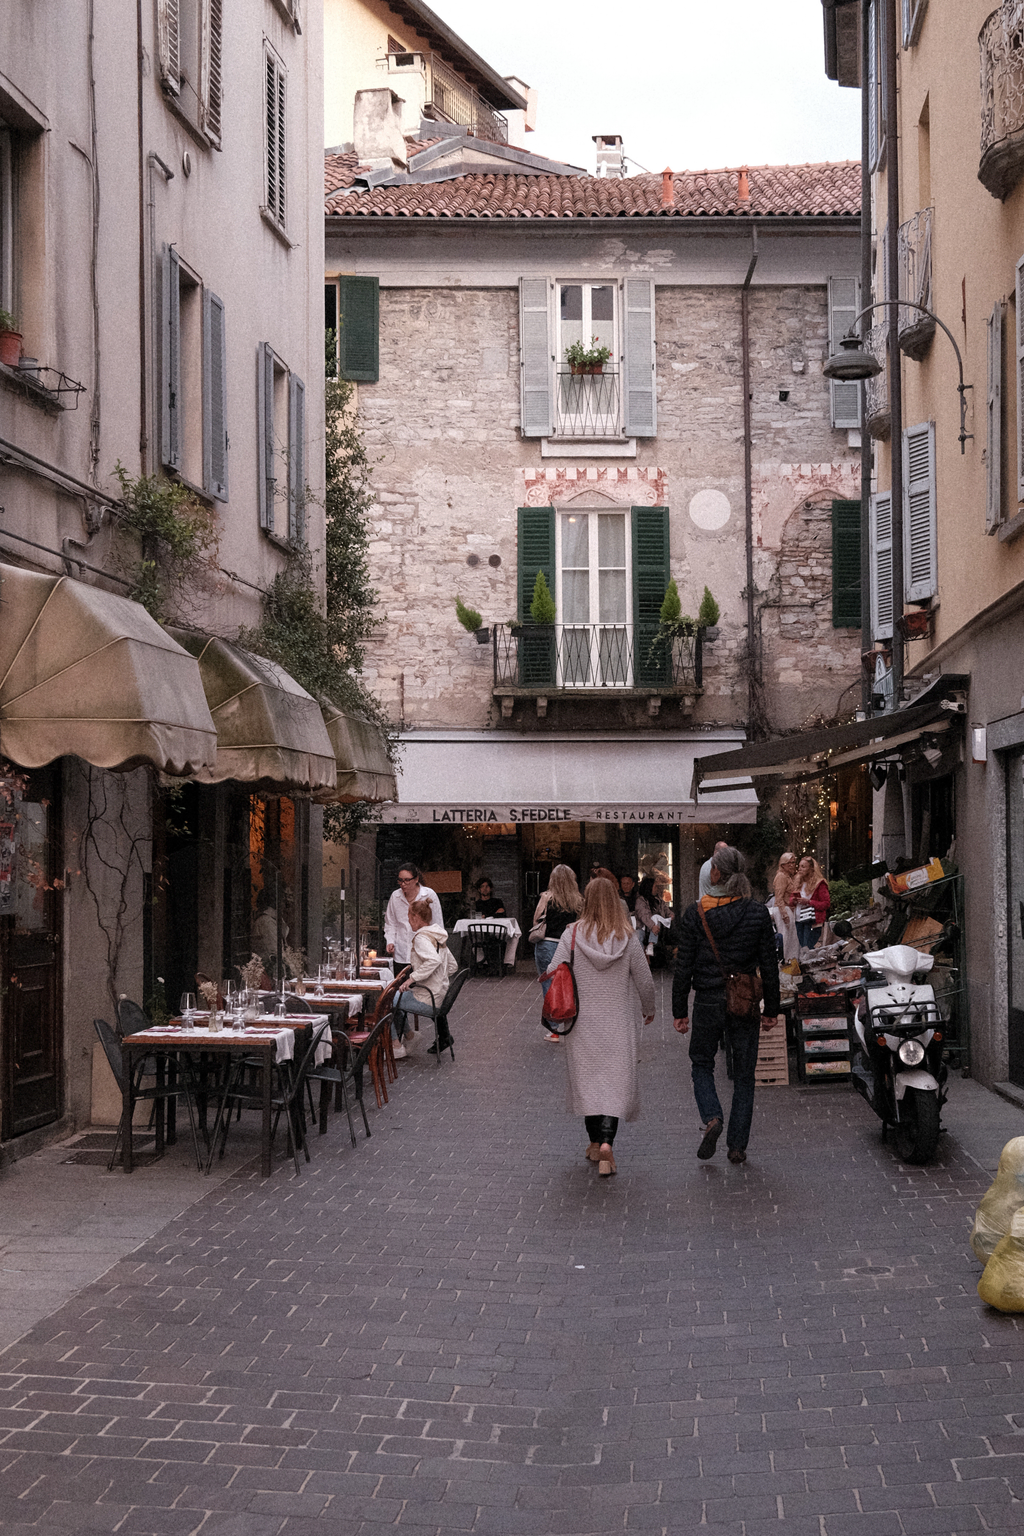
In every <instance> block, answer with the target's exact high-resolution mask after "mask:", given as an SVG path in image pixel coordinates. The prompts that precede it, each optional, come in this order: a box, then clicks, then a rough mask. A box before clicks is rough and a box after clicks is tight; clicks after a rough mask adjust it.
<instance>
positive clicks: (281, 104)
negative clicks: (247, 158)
mask: <svg viewBox="0 0 1024 1536" xmlns="http://www.w3.org/2000/svg"><path fill="white" fill-rule="evenodd" d="M286 104H287V76H286V74H285V68H284V65H283V64H282V62H281V60H280V59H279V58H278V56H277V54H276V53H275V52H274V50H273V49H272V48H271V47H270V45H269V43H266V44H264V49H263V147H264V204H263V208H264V212H265V213H266V214H267V216H268V217H269V218H270V219H272V220H273V222H274V223H275V224H277V225H279V226H280V228H281V229H284V227H285V214H286V210H287V204H286V181H287V169H288V160H287V153H286V144H285V130H286V125H287V116H286Z"/></svg>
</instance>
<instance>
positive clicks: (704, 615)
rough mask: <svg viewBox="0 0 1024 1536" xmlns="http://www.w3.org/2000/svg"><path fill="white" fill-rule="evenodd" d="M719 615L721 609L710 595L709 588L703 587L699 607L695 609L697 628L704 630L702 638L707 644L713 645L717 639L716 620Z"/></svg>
mask: <svg viewBox="0 0 1024 1536" xmlns="http://www.w3.org/2000/svg"><path fill="white" fill-rule="evenodd" d="M720 616H721V610H720V609H719V606H718V604H717V603H716V602H715V599H714V598H713V597H712V595H711V590H710V588H708V587H705V588H704V596H703V597H702V598H701V600H700V607H699V608H698V609H697V628H698V629H702V630H703V631H704V639H705V640H706V641H707V643H708V645H714V643H715V641H716V640H717V639H718V620H719V618H720Z"/></svg>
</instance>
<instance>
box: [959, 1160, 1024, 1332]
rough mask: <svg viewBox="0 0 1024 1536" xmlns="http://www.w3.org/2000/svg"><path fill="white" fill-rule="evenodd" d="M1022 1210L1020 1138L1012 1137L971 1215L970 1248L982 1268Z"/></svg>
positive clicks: (1023, 1178)
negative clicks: (991, 1181)
mask: <svg viewBox="0 0 1024 1536" xmlns="http://www.w3.org/2000/svg"><path fill="white" fill-rule="evenodd" d="M1022 1206H1024V1136H1015V1137H1014V1138H1013V1140H1012V1141H1008V1142H1007V1143H1006V1146H1005V1147H1004V1148H1003V1150H1002V1154H1001V1156H1000V1158H999V1167H998V1169H997V1171H996V1176H995V1179H994V1181H993V1183H992V1184H991V1185H990V1187H989V1188H988V1190H986V1192H985V1194H984V1195H983V1196H982V1198H981V1204H980V1205H979V1206H978V1209H977V1211H976V1212H975V1215H974V1227H973V1230H972V1232H971V1247H972V1248H973V1249H974V1254H975V1257H976V1258H978V1259H980V1260H981V1262H982V1264H987V1263H988V1262H989V1260H990V1259H991V1258H992V1255H993V1253H994V1251H995V1248H996V1245H997V1244H998V1243H999V1242H1000V1241H1001V1240H1002V1239H1003V1238H1004V1237H1005V1236H1006V1234H1007V1232H1008V1231H1009V1230H1010V1223H1011V1222H1012V1221H1013V1219H1014V1217H1015V1216H1016V1214H1017V1212H1018V1211H1019V1210H1020V1209H1021V1207H1022ZM986 1299H987V1298H986ZM995 1305H996V1303H995V1302H993V1306H995Z"/></svg>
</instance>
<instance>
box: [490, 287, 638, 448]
mask: <svg viewBox="0 0 1024 1536" xmlns="http://www.w3.org/2000/svg"><path fill="white" fill-rule="evenodd" d="M573 349H577V351H576V353H575V355H573ZM604 349H607V352H608V356H607V357H606V358H602V357H600V352H601V351H603V350H604ZM580 350H582V351H583V352H584V353H586V352H590V353H591V354H594V353H595V352H596V353H597V354H598V355H597V356H596V357H594V356H593V355H591V357H590V358H586V357H583V358H581V357H580V356H579V351H580ZM520 370H521V383H522V433H523V436H524V437H559V438H586V437H590V438H629V437H654V436H655V434H656V432H657V415H656V392H655V351H654V284H653V283H652V282H651V281H650V279H648V278H625V279H622V278H620V279H616V280H614V281H612V282H609V281H608V280H607V279H605V280H603V281H591V280H587V279H584V278H579V279H575V278H557V279H556V278H544V277H524V278H521V279H520Z"/></svg>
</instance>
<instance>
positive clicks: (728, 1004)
mask: <svg viewBox="0 0 1024 1536" xmlns="http://www.w3.org/2000/svg"><path fill="white" fill-rule="evenodd" d="M698 911H699V912H700V920H701V922H702V923H703V924H704V932H705V933H706V934H707V936H708V943H709V944H710V945H711V949H712V952H713V954H714V957H715V959H716V961H717V962H718V969H719V970H720V971H721V973H722V979H723V980H724V982H725V1011H726V1013H728V1014H731V1015H732V1017H733V1018H734V1019H751V1020H752V1019H756V1018H758V1017H759V1015H760V1012H761V999H762V997H763V996H764V987H763V986H762V985H761V978H760V976H751V975H748V974H747V972H746V971H727V970H726V968H725V966H724V965H723V964H722V957H721V955H720V954H719V953H718V945H717V944H716V943H715V941H714V939H713V938H712V936H711V929H710V928H709V927H708V919H707V914H706V912H705V911H704V908H703V907H702V906H700V904H699V903H698Z"/></svg>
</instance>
